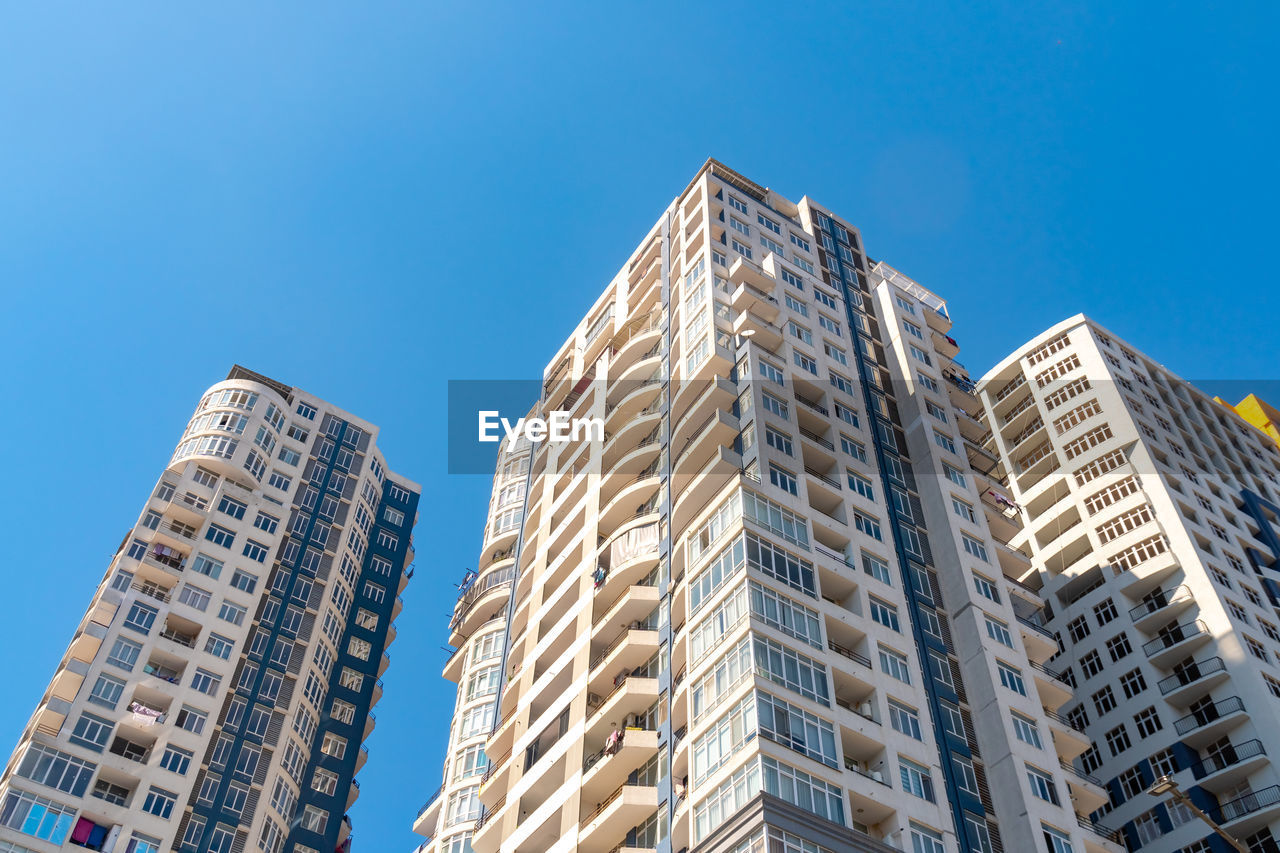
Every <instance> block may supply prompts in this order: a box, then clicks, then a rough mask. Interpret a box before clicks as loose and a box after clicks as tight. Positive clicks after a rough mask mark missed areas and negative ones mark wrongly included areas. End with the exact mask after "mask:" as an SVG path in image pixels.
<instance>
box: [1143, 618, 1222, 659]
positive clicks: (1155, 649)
mask: <svg viewBox="0 0 1280 853" xmlns="http://www.w3.org/2000/svg"><path fill="white" fill-rule="evenodd" d="M1212 639H1213V635H1212V634H1210V633H1209V626H1207V625H1205V624H1204V622H1202V621H1200V620H1199V619H1197V620H1196V621H1194V622H1188V623H1186V624H1184V625H1178V626H1176V627H1174V628H1172V629H1170V630H1168V631H1164V632H1162V633H1161V634H1160V636H1158V637H1156V638H1155V639H1154V640H1151V641H1150V642H1147V643H1143V645H1142V651H1143V653H1144V654H1146V656H1147V659H1148V660H1150V661H1151V663H1152V665H1153V666H1158V667H1161V668H1163V667H1167V666H1168V665H1169V664H1171V663H1173V662H1174V661H1178V660H1181V659H1183V658H1185V657H1186V656H1187V655H1189V654H1191V653H1192V652H1194V651H1195V650H1196V649H1198V648H1200V647H1201V646H1203V645H1205V644H1206V643H1208V642H1209V641H1210V640H1212Z"/></svg>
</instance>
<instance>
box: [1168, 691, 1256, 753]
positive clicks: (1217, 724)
mask: <svg viewBox="0 0 1280 853" xmlns="http://www.w3.org/2000/svg"><path fill="white" fill-rule="evenodd" d="M1248 719H1249V713H1248V712H1247V711H1246V710H1245V707H1244V702H1243V701H1242V700H1241V699H1240V697H1239V696H1232V697H1231V698H1229V699H1223V700H1222V701H1221V702H1215V703H1214V704H1212V705H1208V706H1206V707H1204V708H1201V709H1200V710H1198V711H1192V712H1191V713H1190V714H1187V715H1186V716H1185V717H1181V718H1179V719H1177V720H1175V721H1174V723H1173V728H1174V731H1176V732H1177V733H1178V735H1179V736H1180V737H1181V738H1182V742H1183V743H1185V744H1186V745H1187V746H1189V747H1191V748H1192V749H1200V748H1201V747H1203V746H1206V745H1208V744H1211V743H1213V742H1214V741H1216V740H1219V739H1220V738H1222V737H1223V736H1224V735H1226V734H1228V733H1229V732H1231V731H1232V730H1233V729H1235V728H1236V727H1237V726H1239V725H1240V724H1241V723H1243V722H1245V721H1246V720H1248Z"/></svg>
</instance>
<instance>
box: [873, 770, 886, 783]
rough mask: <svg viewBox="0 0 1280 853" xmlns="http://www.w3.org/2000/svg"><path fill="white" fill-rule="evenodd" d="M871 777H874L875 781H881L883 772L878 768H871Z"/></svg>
mask: <svg viewBox="0 0 1280 853" xmlns="http://www.w3.org/2000/svg"><path fill="white" fill-rule="evenodd" d="M871 778H872V779H875V780H876V781H877V782H883V781H884V774H883V773H881V772H880V771H879V770H872V771H871Z"/></svg>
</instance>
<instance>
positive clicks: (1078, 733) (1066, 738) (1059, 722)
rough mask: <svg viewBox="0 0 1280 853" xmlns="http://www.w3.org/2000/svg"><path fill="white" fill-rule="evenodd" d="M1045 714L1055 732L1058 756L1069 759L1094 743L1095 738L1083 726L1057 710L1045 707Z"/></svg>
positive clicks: (1054, 740) (1054, 738) (1061, 758)
mask: <svg viewBox="0 0 1280 853" xmlns="http://www.w3.org/2000/svg"><path fill="white" fill-rule="evenodd" d="M1043 710H1044V715H1045V716H1046V717H1048V718H1049V729H1050V731H1051V732H1052V733H1053V745H1054V747H1055V749H1056V750H1057V753H1058V758H1059V759H1060V760H1063V761H1069V760H1071V759H1072V758H1075V757H1076V756H1078V755H1079V754H1080V753H1082V752H1084V751H1085V750H1087V749H1088V748H1089V747H1090V746H1092V745H1093V739H1092V738H1090V737H1089V735H1088V734H1087V733H1086V732H1085V730H1084V727H1083V726H1077V725H1073V724H1072V723H1071V721H1069V720H1068V719H1067V718H1066V717H1064V716H1062V715H1061V714H1059V713H1058V712H1057V711H1050V710H1049V709H1048V708H1044V709H1043Z"/></svg>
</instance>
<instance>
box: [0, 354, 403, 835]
mask: <svg viewBox="0 0 1280 853" xmlns="http://www.w3.org/2000/svg"><path fill="white" fill-rule="evenodd" d="M377 433H378V430H377V428H376V427H374V426H373V425H371V424H369V423H367V422H365V421H363V420H361V419H359V418H356V417H354V416H353V415H350V414H348V413H346V412H344V411H342V410H340V409H337V408H335V407H334V406H332V405H331V404H329V403H326V402H324V401H323V400H320V399H318V398H316V397H314V396H313V395H311V394H308V393H306V392H304V391H301V390H299V389H295V388H290V387H288V386H286V385H282V384H280V383H279V382H275V381H273V380H271V379H268V378H266V377H264V376H260V375H258V374H256V373H253V372H252V371H248V370H245V369H244V368H241V367H238V366H237V367H235V368H234V369H233V370H232V371H231V373H230V374H229V376H228V377H227V379H226V381H224V382H220V383H218V384H217V385H214V386H213V387H212V388H210V389H209V390H208V391H207V392H206V393H205V394H204V396H203V397H202V398H201V400H200V403H199V405H198V406H197V408H196V411H195V413H194V415H193V416H192V419H191V421H190V422H189V423H188V425H187V428H186V431H185V432H184V433H183V435H182V438H181V440H180V442H179V444H178V447H177V449H176V451H175V452H174V454H173V457H172V458H171V460H170V461H169V463H168V464H167V465H166V466H165V468H164V471H163V472H162V473H161V475H160V480H159V482H158V483H157V485H156V488H155V490H154V492H153V493H152V494H151V496H150V497H149V498H148V499H147V501H146V503H145V505H144V506H143V509H142V513H141V515H140V517H139V519H138V521H137V524H136V525H135V526H134V527H133V529H131V530H130V531H129V533H128V534H127V535H126V536H125V538H124V541H123V542H122V543H121V544H120V547H119V549H118V550H117V552H116V554H115V556H114V557H113V558H112V560H111V562H110V565H109V566H108V568H107V571H106V573H105V574H104V575H103V578H102V581H101V583H100V584H99V586H98V588H97V590H95V592H94V594H93V598H92V601H91V603H90V605H89V608H88V610H87V611H86V613H85V616H84V618H83V620H82V621H81V623H80V626H79V628H78V629H77V631H76V633H75V637H74V638H73V640H72V642H71V644H70V646H69V647H68V648H67V651H66V653H65V654H64V656H63V659H62V661H61V663H60V664H59V666H58V670H57V672H56V673H55V675H54V677H53V680H52V681H51V682H50V684H49V687H48V689H47V691H46V692H45V695H44V697H43V698H42V699H41V701H40V704H39V705H38V706H37V708H36V710H35V713H34V714H33V715H32V717H31V720H30V722H29V723H28V725H27V727H26V729H25V730H24V731H23V733H22V737H21V740H20V742H19V744H18V747H17V748H16V749H15V750H14V752H13V755H12V757H11V758H10V759H9V762H8V765H7V766H6V768H5V771H4V775H3V777H0V803H2V804H3V805H2V807H0V851H4V853H46V852H47V851H52V850H64V849H77V848H80V849H89V850H103V851H116V853H121V851H122V852H123V853H157V851H160V850H166V851H168V850H176V851H190V852H191V853H197V851H198V853H205V852H206V851H208V852H209V853H231V851H241V850H245V849H254V850H264V851H268V853H280V852H281V851H288V853H316V851H321V850H324V851H330V850H345V849H347V848H348V847H349V846H350V840H349V837H350V832H351V829H350V823H349V821H348V820H346V818H345V815H346V811H347V809H348V808H349V807H350V805H351V803H353V802H354V800H355V798H356V796H357V793H358V783H357V782H356V781H355V774H356V773H357V771H358V770H359V769H360V767H361V766H362V765H363V763H364V761H365V759H366V757H367V754H366V752H365V749H364V747H363V746H362V745H361V743H362V741H363V740H364V739H365V738H366V737H367V736H368V734H369V732H370V731H371V730H372V727H373V722H374V720H373V713H372V710H371V709H372V707H373V705H374V704H375V703H376V702H377V701H378V698H379V697H380V696H381V693H382V685H381V682H380V681H379V676H380V675H381V674H382V673H383V671H384V670H385V668H386V666H387V663H388V660H389V659H388V657H387V655H386V651H385V650H386V647H387V646H388V645H390V643H391V641H392V640H393V639H394V637H395V628H394V626H393V625H392V620H393V619H394V618H395V617H396V615H397V614H398V613H399V611H400V606H401V605H400V599H399V595H398V594H399V592H400V591H401V590H402V589H403V587H404V584H405V582H406V581H407V578H408V574H407V571H406V569H407V567H408V565H409V563H410V562H411V560H412V556H413V551H412V544H411V534H412V529H413V525H414V522H415V520H416V511H417V502H418V495H419V493H420V489H419V488H418V487H417V486H416V485H415V484H413V483H411V482H409V481H408V480H405V479H403V478H401V477H399V476H397V475H395V474H392V473H391V472H390V471H389V470H388V468H387V465H386V461H385V459H384V458H383V455H382V452H381V451H380V450H379V449H378V447H377V445H376V439H377Z"/></svg>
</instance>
